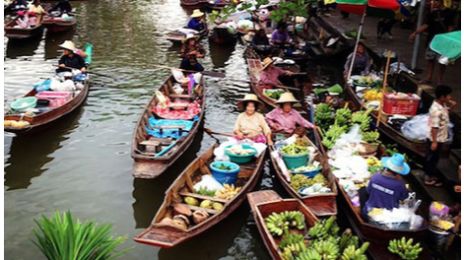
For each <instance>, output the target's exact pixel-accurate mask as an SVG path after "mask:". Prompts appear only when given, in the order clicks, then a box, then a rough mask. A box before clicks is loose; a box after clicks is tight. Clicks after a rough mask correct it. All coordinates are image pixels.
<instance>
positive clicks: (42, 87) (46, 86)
mask: <svg viewBox="0 0 464 260" xmlns="http://www.w3.org/2000/svg"><path fill="white" fill-rule="evenodd" d="M51 84H52V80H51V79H46V80H44V81H42V82H39V83H36V84H34V89H35V90H36V91H37V92H42V91H47V90H50V85H51Z"/></svg>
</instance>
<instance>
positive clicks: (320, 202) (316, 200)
mask: <svg viewBox="0 0 464 260" xmlns="http://www.w3.org/2000/svg"><path fill="white" fill-rule="evenodd" d="M314 134H315V135H317V137H316V139H317V138H319V137H318V134H317V133H316V131H314ZM319 140H320V138H319ZM307 141H308V142H309V143H310V144H311V146H312V147H314V148H315V149H316V151H318V152H317V154H316V157H315V159H314V160H316V161H318V162H319V163H320V164H321V166H322V171H321V173H322V174H323V175H324V176H325V178H326V179H327V180H328V183H329V187H330V189H331V190H332V192H330V193H322V194H317V195H316V194H315V195H307V196H303V195H300V194H299V193H298V191H296V190H295V189H293V188H292V186H291V185H290V176H288V177H287V175H286V174H284V172H283V171H282V168H281V167H280V166H279V164H282V163H284V162H283V161H282V159H281V158H280V156H278V155H277V154H276V153H278V151H276V150H275V149H274V147H271V148H270V154H271V156H270V157H271V162H272V166H273V167H274V170H275V172H276V176H277V179H279V182H280V183H281V184H282V186H283V187H284V189H285V190H286V191H287V192H288V194H290V196H292V197H293V198H296V199H298V200H300V201H302V202H303V203H304V204H305V205H306V207H308V208H309V209H310V210H311V211H312V212H313V213H314V214H315V215H316V216H318V217H324V216H331V215H337V184H336V180H335V179H334V176H333V175H332V174H331V169H330V166H329V165H328V163H327V157H326V155H325V154H323V153H322V152H321V150H320V149H319V147H318V146H316V145H315V144H314V143H313V142H311V140H310V139H309V138H307Z"/></svg>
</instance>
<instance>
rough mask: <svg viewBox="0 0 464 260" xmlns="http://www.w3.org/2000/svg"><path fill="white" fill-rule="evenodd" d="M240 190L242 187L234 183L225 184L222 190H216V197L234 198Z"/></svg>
mask: <svg viewBox="0 0 464 260" xmlns="http://www.w3.org/2000/svg"><path fill="white" fill-rule="evenodd" d="M239 191H240V187H235V186H234V185H233V184H232V185H229V184H224V188H223V189H221V190H218V191H216V194H215V195H214V197H216V198H219V199H225V200H230V199H232V198H233V197H234V196H235V195H236V194H237V193H238V192H239Z"/></svg>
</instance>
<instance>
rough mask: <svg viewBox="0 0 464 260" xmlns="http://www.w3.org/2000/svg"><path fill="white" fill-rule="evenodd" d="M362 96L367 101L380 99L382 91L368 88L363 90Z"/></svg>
mask: <svg viewBox="0 0 464 260" xmlns="http://www.w3.org/2000/svg"><path fill="white" fill-rule="evenodd" d="M363 97H364V99H365V100H367V101H374V100H382V98H383V93H382V92H380V91H378V90H377V89H370V90H368V91H366V92H364V95H363Z"/></svg>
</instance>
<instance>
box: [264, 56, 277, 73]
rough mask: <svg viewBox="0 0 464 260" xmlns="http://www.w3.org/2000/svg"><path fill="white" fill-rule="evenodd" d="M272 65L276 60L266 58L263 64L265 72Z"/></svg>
mask: <svg viewBox="0 0 464 260" xmlns="http://www.w3.org/2000/svg"><path fill="white" fill-rule="evenodd" d="M272 63H274V60H273V59H271V58H269V57H267V58H265V59H264V60H263V61H262V62H261V65H262V66H263V70H265V69H266V68H267V67H269V65H271V64H272Z"/></svg>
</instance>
